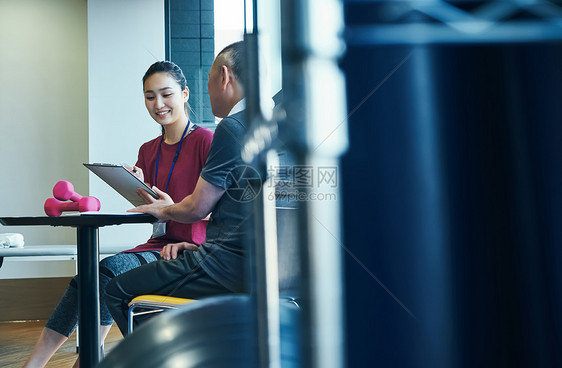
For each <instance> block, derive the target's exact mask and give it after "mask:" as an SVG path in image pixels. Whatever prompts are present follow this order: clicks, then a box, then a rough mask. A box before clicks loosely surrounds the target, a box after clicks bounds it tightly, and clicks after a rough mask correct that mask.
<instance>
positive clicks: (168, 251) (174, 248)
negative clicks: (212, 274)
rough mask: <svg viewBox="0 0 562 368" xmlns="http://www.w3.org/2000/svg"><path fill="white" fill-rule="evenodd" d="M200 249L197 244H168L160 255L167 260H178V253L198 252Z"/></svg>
mask: <svg viewBox="0 0 562 368" xmlns="http://www.w3.org/2000/svg"><path fill="white" fill-rule="evenodd" d="M197 249H198V247H197V245H195V244H191V243H188V242H181V243H170V244H167V245H166V246H165V247H164V248H162V250H161V251H160V255H161V256H162V258H163V259H165V260H168V261H169V260H170V259H176V258H178V253H179V252H180V251H182V250H197Z"/></svg>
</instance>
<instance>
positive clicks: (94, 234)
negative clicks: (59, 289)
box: [0, 214, 157, 368]
mask: <svg viewBox="0 0 562 368" xmlns="http://www.w3.org/2000/svg"><path fill="white" fill-rule="evenodd" d="M156 221H157V219H156V218H155V217H153V216H151V215H147V214H131V215H126V214H123V215H119V214H82V215H69V216H66V215H65V216H59V217H48V216H37V217H0V223H2V225H6V226H37V225H49V226H70V227H75V228H76V229H77V242H76V244H77V251H78V306H79V319H78V324H79V326H80V335H79V337H78V339H79V345H80V367H84V368H90V367H94V366H95V365H96V364H98V363H99V361H100V359H101V349H100V333H99V332H100V331H99V330H100V328H99V326H100V308H99V244H98V229H99V228H100V227H103V226H109V225H120V224H140V223H152V222H156Z"/></svg>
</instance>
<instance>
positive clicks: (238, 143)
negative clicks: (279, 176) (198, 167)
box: [195, 111, 261, 292]
mask: <svg viewBox="0 0 562 368" xmlns="http://www.w3.org/2000/svg"><path fill="white" fill-rule="evenodd" d="M244 113H245V112H244V111H241V112H239V113H236V114H233V115H231V116H229V117H226V118H224V119H223V120H222V121H221V122H220V123H219V124H218V126H217V128H216V130H215V134H214V136H213V142H212V144H211V149H210V151H209V155H208V157H207V162H206V163H205V166H204V167H203V170H202V171H201V177H202V178H203V179H205V180H206V181H207V182H209V183H211V184H213V185H216V186H218V187H221V188H224V189H226V192H225V193H224V194H223V196H222V197H221V198H220V199H219V201H218V202H217V204H216V206H215V208H214V209H213V211H212V214H211V219H210V220H209V224H208V225H207V235H206V240H205V242H204V243H203V244H201V246H200V247H199V251H198V252H195V257H196V258H197V260H198V261H199V263H200V264H201V267H202V268H203V269H204V270H205V272H207V274H208V275H209V276H211V277H212V278H213V279H215V280H216V281H218V282H219V283H221V284H222V285H224V286H225V287H226V288H228V289H230V290H232V291H233V292H245V291H247V289H248V288H247V282H246V281H247V280H246V273H247V272H246V271H247V267H248V265H247V264H246V254H247V248H248V244H252V242H253V232H252V231H248V226H251V225H253V221H254V220H253V217H252V216H251V213H252V205H253V203H252V200H253V199H254V198H255V196H256V193H255V188H260V187H261V186H260V185H261V181H260V179H259V175H258V174H257V172H256V171H255V170H254V169H253V168H252V167H250V166H248V165H246V164H245V163H244V162H243V161H242V158H241V152H242V146H243V140H244V134H245V133H246V125H245V119H244Z"/></svg>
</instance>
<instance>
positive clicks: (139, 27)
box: [88, 0, 164, 246]
mask: <svg viewBox="0 0 562 368" xmlns="http://www.w3.org/2000/svg"><path fill="white" fill-rule="evenodd" d="M163 59H164V2H163V1H162V0H119V1H114V0H90V1H89V2H88V80H89V89H88V91H89V121H90V125H89V146H90V154H89V161H90V162H103V163H117V164H119V163H129V164H134V163H135V162H136V158H137V154H138V149H139V147H140V145H141V144H142V143H143V142H145V141H148V140H150V139H152V138H155V137H156V136H158V135H159V134H160V126H159V125H158V124H156V123H155V122H154V120H152V118H150V116H149V114H148V112H147V111H146V108H145V106H144V97H143V90H142V76H143V75H144V73H145V72H146V70H147V69H148V67H149V66H150V65H151V64H152V63H154V62H155V61H156V60H163ZM89 183H90V194H91V195H94V196H96V197H98V198H99V199H100V201H101V203H102V208H101V211H103V212H125V211H126V210H127V209H129V208H131V207H132V205H131V204H130V203H129V202H127V201H126V200H125V199H123V198H122V197H121V196H120V195H119V194H118V193H116V192H115V191H114V190H113V189H112V188H110V187H109V186H108V185H107V184H105V183H104V182H103V181H101V180H100V179H98V178H97V177H96V176H95V175H93V174H90V181H89ZM151 229H152V228H151V226H150V225H147V224H143V225H121V226H114V227H107V228H102V229H100V242H101V243H102V244H127V243H129V244H130V245H131V246H134V245H137V244H140V243H144V242H145V241H146V240H147V239H148V237H149V236H150V234H151Z"/></svg>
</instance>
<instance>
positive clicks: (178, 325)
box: [98, 295, 302, 368]
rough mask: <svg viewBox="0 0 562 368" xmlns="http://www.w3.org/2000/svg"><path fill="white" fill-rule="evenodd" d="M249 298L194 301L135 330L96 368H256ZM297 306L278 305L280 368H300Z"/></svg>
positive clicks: (253, 324) (216, 298) (253, 316)
mask: <svg viewBox="0 0 562 368" xmlns="http://www.w3.org/2000/svg"><path fill="white" fill-rule="evenodd" d="M255 315H256V314H255V311H254V310H253V307H252V303H251V300H250V296H249V295H222V296H215V297H210V298H202V299H199V300H198V301H197V302H195V303H189V304H186V305H184V306H181V307H180V308H178V309H175V310H171V311H168V312H166V313H160V314H159V315H157V316H156V317H154V318H152V319H150V320H149V321H147V322H146V323H143V324H141V325H140V326H139V327H137V328H135V330H134V332H133V333H132V334H131V335H129V336H127V337H126V338H125V339H124V340H123V341H121V342H120V343H119V345H117V346H115V347H114V348H113V349H112V350H111V351H110V352H109V353H108V354H107V355H106V356H105V358H104V359H103V360H102V361H101V362H100V364H99V366H98V368H110V367H111V368H115V367H119V368H153V367H174V368H195V367H197V368H257V367H258V366H259V362H258V361H257V356H256V354H255V351H256V349H257V346H256V338H255V333H256V325H255V324H256V320H255ZM299 315H300V313H299V308H297V307H296V306H295V305H294V304H292V303H290V302H288V301H285V300H282V301H281V303H280V304H279V318H280V341H279V344H280V350H281V356H280V360H281V366H282V367H283V368H297V367H301V366H302V364H301V363H300V359H301V350H300V346H299V345H300V339H299V334H298V326H299Z"/></svg>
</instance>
